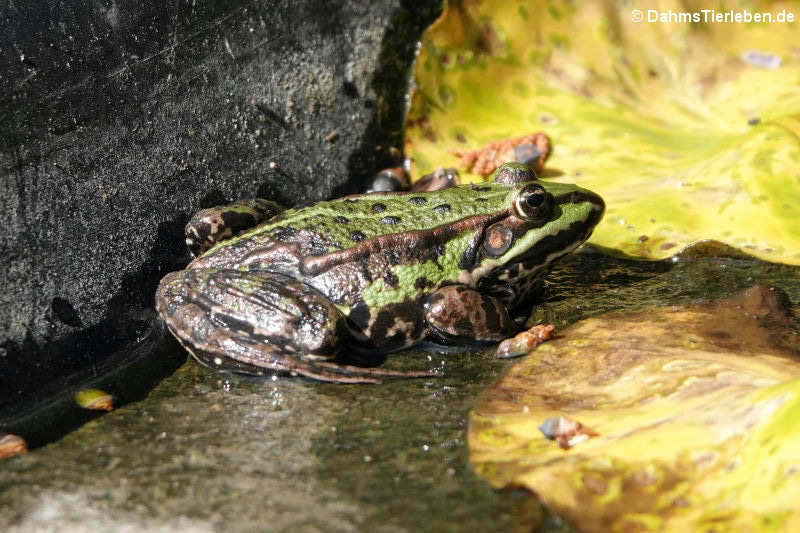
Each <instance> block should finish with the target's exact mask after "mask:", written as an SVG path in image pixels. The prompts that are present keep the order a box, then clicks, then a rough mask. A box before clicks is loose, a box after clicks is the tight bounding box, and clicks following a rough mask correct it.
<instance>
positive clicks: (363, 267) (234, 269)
mask: <svg viewBox="0 0 800 533" xmlns="http://www.w3.org/2000/svg"><path fill="white" fill-rule="evenodd" d="M604 208H605V206H604V203H603V200H602V199H601V198H600V197H599V196H598V195H597V194H595V193H593V192H591V191H588V190H586V189H582V188H580V187H578V186H576V185H571V184H563V183H554V182H547V181H540V180H538V179H536V176H535V174H534V173H533V171H532V170H531V169H530V168H529V167H527V166H526V165H522V164H514V163H507V164H504V165H502V166H501V167H499V168H498V169H497V170H496V171H495V173H494V174H493V176H492V179H491V181H487V182H485V183H481V184H470V185H460V186H455V187H449V188H446V189H443V190H435V191H429V192H417V193H415V192H394V193H373V194H364V195H354V196H347V197H344V198H340V199H337V200H331V201H324V202H317V203H314V204H312V205H309V206H307V207H302V208H297V209H288V210H282V208H280V207H279V206H277V205H276V204H273V203H271V202H268V201H265V200H249V201H245V202H239V203H237V204H233V205H231V206H222V207H218V208H212V209H210V210H205V211H203V212H201V214H200V215H198V216H195V217H194V218H193V219H192V220H191V221H190V223H189V224H188V226H187V242H188V243H189V245H190V247H191V248H192V249H193V250H194V251H195V252H196V253H197V254H198V256H197V257H196V258H195V259H194V260H193V261H192V262H191V263H190V264H189V265H188V266H187V267H186V269H185V270H181V271H179V272H172V273H170V274H168V275H167V276H165V277H164V278H163V279H162V280H161V284H160V286H159V288H158V291H157V293H156V308H157V310H158V312H159V314H160V315H161V316H162V317H163V318H164V320H165V321H166V323H167V325H168V327H169V329H170V331H171V332H172V333H173V335H174V336H175V337H176V338H177V339H178V341H180V343H181V344H182V345H183V346H184V347H185V348H186V349H187V350H188V351H189V352H190V353H191V354H192V355H193V356H194V357H195V358H196V359H198V360H199V361H200V362H201V363H203V364H205V365H207V366H209V367H211V368H215V369H219V370H226V371H233V372H242V373H248V374H274V373H280V372H283V373H290V374H293V375H301V376H305V377H308V378H313V379H317V380H322V381H330V382H342V383H354V382H376V381H379V380H380V379H382V378H387V377H418V376H430V375H432V373H431V372H428V371H419V372H413V371H412V372H404V371H393V370H388V369H382V368H378V367H377V366H376V363H379V362H381V361H382V360H383V359H382V358H383V357H384V356H385V354H387V353H390V352H393V351H397V350H401V349H404V348H408V347H410V346H414V345H418V344H421V343H432V344H434V345H437V346H465V345H471V344H475V343H493V342H498V341H500V340H503V339H504V338H507V337H509V336H512V335H514V334H515V333H517V332H519V331H520V329H521V324H522V323H524V320H525V319H526V318H527V317H528V316H529V314H530V309H531V305H532V301H531V298H532V295H534V294H535V293H536V290H535V289H536V288H537V286H539V284H540V283H541V279H542V276H543V275H544V274H546V273H547V271H548V270H549V268H550V266H551V265H552V264H553V263H554V262H555V261H556V260H558V259H559V258H561V257H563V256H564V255H566V254H568V253H570V252H571V251H573V250H575V248H577V247H578V246H579V245H580V244H581V243H583V242H584V241H585V240H586V239H588V238H589V236H590V235H591V233H592V230H593V228H594V227H595V225H596V224H597V223H598V222H599V221H600V219H601V217H602V215H603V211H604Z"/></svg>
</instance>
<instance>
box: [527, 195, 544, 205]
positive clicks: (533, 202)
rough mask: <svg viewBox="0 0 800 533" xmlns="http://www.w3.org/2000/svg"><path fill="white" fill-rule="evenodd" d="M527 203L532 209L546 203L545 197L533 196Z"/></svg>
mask: <svg viewBox="0 0 800 533" xmlns="http://www.w3.org/2000/svg"><path fill="white" fill-rule="evenodd" d="M525 203H527V204H528V205H529V206H531V207H539V206H540V205H542V204H543V203H544V195H543V194H531V195H529V196H528V197H527V198H526V199H525Z"/></svg>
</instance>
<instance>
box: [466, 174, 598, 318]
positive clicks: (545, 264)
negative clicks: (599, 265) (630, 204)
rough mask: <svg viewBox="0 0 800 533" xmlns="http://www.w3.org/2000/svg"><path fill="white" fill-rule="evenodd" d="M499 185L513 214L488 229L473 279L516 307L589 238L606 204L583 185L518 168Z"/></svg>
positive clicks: (499, 177)
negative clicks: (544, 178)
mask: <svg viewBox="0 0 800 533" xmlns="http://www.w3.org/2000/svg"><path fill="white" fill-rule="evenodd" d="M493 181H494V185H493V186H492V187H493V188H500V189H501V190H502V188H505V189H507V194H506V196H505V200H504V202H505V210H506V213H508V214H507V216H505V217H503V218H501V219H500V220H499V221H497V222H495V223H493V224H491V225H490V226H488V227H487V228H486V229H485V231H484V233H483V236H482V239H481V243H480V247H479V249H476V250H475V256H474V259H473V261H474V262H473V263H472V264H473V265H474V267H473V268H472V269H471V275H472V281H473V282H474V283H477V285H478V286H480V287H481V288H482V289H484V290H486V291H487V292H492V293H494V294H495V295H497V296H498V297H500V298H502V299H503V300H505V301H507V302H510V303H513V302H514V301H518V299H519V298H520V297H524V296H525V295H526V294H527V293H528V292H529V290H530V288H531V287H532V286H533V284H534V283H536V281H537V280H538V279H539V278H540V277H541V276H542V275H543V274H545V273H546V272H547V271H548V270H549V267H550V266H551V265H552V264H553V263H554V262H555V261H557V260H558V259H559V258H561V257H563V256H565V255H566V254H568V253H570V252H572V251H573V250H575V249H576V248H577V247H578V246H580V245H581V244H582V243H583V242H584V241H586V239H588V238H589V236H590V235H591V234H592V230H593V229H594V227H595V226H596V225H597V223H598V222H600V219H601V218H602V217H603V211H604V210H605V203H604V202H603V199H602V198H600V196H598V195H597V194H595V193H593V192H591V191H588V190H586V189H583V188H581V187H578V186H577V185H572V184H565V183H555V182H549V181H540V180H538V179H536V176H535V174H534V173H533V172H532V171H531V169H530V168H529V167H527V166H526V165H521V164H518V163H506V164H503V165H501V166H500V167H499V168H498V169H497V170H496V171H495V173H494V176H493Z"/></svg>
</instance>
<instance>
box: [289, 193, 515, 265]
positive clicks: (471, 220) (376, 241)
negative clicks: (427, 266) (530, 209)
mask: <svg viewBox="0 0 800 533" xmlns="http://www.w3.org/2000/svg"><path fill="white" fill-rule="evenodd" d="M510 215H511V211H510V209H504V210H502V211H497V212H495V213H492V214H489V215H474V216H471V217H465V218H462V219H461V220H458V221H456V222H451V223H448V224H442V225H441V226H436V227H434V228H431V229H425V230H414V231H407V232H403V233H389V234H387V235H378V236H375V237H372V238H371V239H366V240H364V241H361V242H360V243H358V244H357V245H356V246H353V247H352V248H348V249H347V250H341V251H338V252H333V253H330V254H327V255H321V256H310V257H305V258H303V260H302V261H301V262H300V272H301V273H303V274H304V275H306V276H316V275H318V274H321V273H322V272H325V271H327V270H329V269H331V268H334V267H336V266H338V265H341V264H345V263H350V262H356V261H362V260H364V259H366V258H367V257H368V256H369V255H370V254H374V253H379V252H380V251H381V250H389V249H392V248H405V249H418V250H427V249H430V248H432V247H434V246H436V245H437V244H441V243H443V242H447V241H450V240H451V239H454V238H456V237H458V236H459V235H461V234H463V233H464V232H466V231H474V230H480V231H476V232H475V233H476V235H477V236H480V235H483V231H484V230H485V229H486V228H487V227H488V226H490V225H492V224H494V223H495V222H499V221H500V220H503V219H504V218H507V217H508V216H510ZM476 240H477V241H478V242H472V243H470V248H474V249H477V247H478V246H479V245H480V242H479V240H480V238H479V237H478V238H477V239H473V241H476Z"/></svg>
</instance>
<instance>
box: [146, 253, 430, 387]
mask: <svg viewBox="0 0 800 533" xmlns="http://www.w3.org/2000/svg"><path fill="white" fill-rule="evenodd" d="M156 308H157V309H158V312H159V314H160V315H161V316H162V317H163V318H164V320H165V321H166V322H167V326H168V327H169V329H170V331H171V332H172V333H173V335H175V337H176V338H177V339H178V340H179V341H180V343H181V344H182V345H183V346H184V347H185V348H186V349H187V350H188V351H189V353H191V354H192V355H193V356H194V357H195V358H196V359H197V360H198V361H200V362H201V363H203V364H205V365H206V366H209V367H211V368H214V369H219V370H228V371H234V372H241V373H246V374H256V375H264V374H271V373H274V372H276V371H277V372H288V373H292V374H300V375H303V376H306V377H309V378H313V379H318V380H322V381H332V382H337V383H375V382H377V381H379V380H380V378H382V377H421V376H430V375H431V374H430V373H423V372H411V373H407V372H394V371H390V370H382V369H376V368H362V367H355V366H349V365H342V364H337V362H336V361H337V355H338V351H339V348H340V345H341V341H342V340H343V338H344V336H345V335H347V329H346V326H345V319H344V317H343V316H342V314H341V313H340V312H339V310H338V309H337V308H336V306H335V305H333V303H331V302H330V301H329V300H328V299H327V298H325V297H324V296H323V295H322V294H320V293H319V292H317V291H316V290H315V289H313V288H312V287H309V286H308V285H305V284H304V283H302V282H300V281H297V280H295V279H293V278H290V277H287V276H283V275H281V274H275V273H272V272H259V271H249V272H243V271H239V270H227V269H198V270H183V271H180V272H173V273H171V274H168V275H167V276H165V277H164V279H163V280H161V284H160V285H159V288H158V291H157V293H156Z"/></svg>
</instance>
